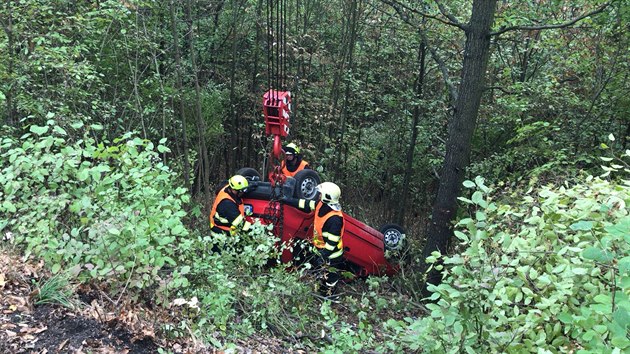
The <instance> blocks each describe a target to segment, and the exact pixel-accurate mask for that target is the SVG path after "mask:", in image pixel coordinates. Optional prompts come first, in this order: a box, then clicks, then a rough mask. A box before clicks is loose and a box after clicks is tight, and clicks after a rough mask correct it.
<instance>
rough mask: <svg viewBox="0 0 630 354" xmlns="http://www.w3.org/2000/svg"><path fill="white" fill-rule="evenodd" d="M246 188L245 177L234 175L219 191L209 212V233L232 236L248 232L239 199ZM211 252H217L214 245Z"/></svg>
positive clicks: (247, 223) (241, 201)
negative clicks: (240, 232)
mask: <svg viewBox="0 0 630 354" xmlns="http://www.w3.org/2000/svg"><path fill="white" fill-rule="evenodd" d="M248 187H249V181H247V179H246V178H245V177H243V176H241V175H234V176H232V177H230V179H229V180H228V184H227V185H226V186H225V187H223V188H222V189H221V190H220V191H219V193H218V194H217V196H216V198H215V199H214V204H213V205H212V211H211V212H210V231H211V232H212V233H213V234H215V235H225V236H233V235H235V234H236V233H237V232H239V231H245V232H247V231H249V229H250V228H251V224H250V223H249V222H248V221H247V220H245V207H244V205H243V200H242V199H241V198H243V195H244V194H245V193H246V192H247V189H248ZM213 251H217V246H216V245H215V247H214V248H213Z"/></svg>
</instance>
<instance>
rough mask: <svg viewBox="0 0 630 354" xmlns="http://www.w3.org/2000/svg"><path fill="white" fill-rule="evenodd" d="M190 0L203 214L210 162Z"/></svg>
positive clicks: (207, 197)
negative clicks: (202, 110)
mask: <svg viewBox="0 0 630 354" xmlns="http://www.w3.org/2000/svg"><path fill="white" fill-rule="evenodd" d="M191 3H192V0H188V2H187V3H186V18H187V20H188V45H189V46H190V65H191V69H192V75H193V80H194V82H195V118H196V119H195V120H196V122H197V134H198V135H199V143H198V150H199V159H200V160H201V163H200V164H199V168H200V169H201V172H200V175H199V178H200V180H201V185H202V186H203V193H204V206H205V210H204V214H208V213H209V212H210V184H209V182H210V160H209V158H208V148H207V147H206V134H205V133H206V123H205V120H204V117H203V116H202V113H201V88H200V87H199V75H198V69H197V56H196V54H195V26H194V23H193V19H192V4H191Z"/></svg>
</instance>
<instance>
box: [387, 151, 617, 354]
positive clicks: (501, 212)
mask: <svg viewBox="0 0 630 354" xmlns="http://www.w3.org/2000/svg"><path fill="white" fill-rule="evenodd" d="M626 155H628V156H626V158H627V157H630V154H629V153H626ZM626 166H627V165H626ZM621 173H622V176H624V178H622V179H621V180H620V181H618V182H615V181H607V180H603V179H600V178H598V177H592V176H587V177H583V178H582V179H581V180H580V181H579V182H577V183H576V184H574V185H572V186H569V185H568V184H565V185H560V186H544V187H540V188H536V189H531V190H529V191H527V192H523V191H520V193H519V195H520V196H521V198H522V201H521V202H520V203H517V204H512V205H508V204H501V203H497V202H494V201H492V199H491V198H490V195H491V194H490V193H491V191H490V189H489V188H488V187H486V186H485V185H484V183H483V179H481V178H477V179H476V180H475V181H474V182H473V181H466V182H464V186H465V187H467V188H471V189H472V190H473V191H474V192H473V193H472V196H471V197H470V198H460V201H461V202H462V203H464V204H465V205H467V206H468V207H469V210H470V211H471V215H470V217H467V218H463V219H461V220H460V221H459V222H458V224H457V228H456V231H455V236H456V237H457V240H458V242H459V245H458V246H457V247H456V248H457V250H458V251H457V252H455V253H454V254H453V255H452V256H441V255H439V254H437V253H436V254H434V255H433V256H432V257H431V259H430V260H429V261H431V262H433V263H434V265H433V266H435V267H438V269H441V270H442V271H443V274H444V276H445V278H444V281H443V283H442V284H440V285H439V286H434V287H432V288H431V291H432V292H433V295H432V296H431V297H430V299H431V300H433V301H434V303H431V304H428V305H427V308H428V309H429V310H430V311H431V315H430V317H426V318H422V319H420V320H407V322H406V323H408V324H409V327H408V328H407V330H406V331H405V332H404V333H405V334H404V335H401V339H402V340H403V341H404V342H405V343H406V346H407V347H408V348H409V349H413V350H416V349H420V348H421V349H423V350H427V351H430V352H434V351H435V352H453V353H455V352H463V351H466V352H478V351H482V352H536V351H540V350H544V351H553V352H555V351H561V352H572V351H575V350H578V352H583V353H587V352H590V353H604V352H620V351H626V350H628V349H629V348H630V340H629V339H628V333H629V332H628V323H630V322H629V321H628V316H629V314H630V299H629V296H630V269H629V266H630V263H629V262H630V247H629V242H630V232H629V230H630V213H629V209H628V205H630V181H628V179H627V176H628V174H627V173H628V171H627V167H626V172H623V171H621ZM438 259H439V260H441V262H440V263H438V262H437V260H438ZM390 325H391V326H392V329H393V330H396V329H398V331H400V328H401V327H402V328H404V323H402V322H393V323H390Z"/></svg>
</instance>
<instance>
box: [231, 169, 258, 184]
mask: <svg viewBox="0 0 630 354" xmlns="http://www.w3.org/2000/svg"><path fill="white" fill-rule="evenodd" d="M236 174H237V175H241V176H243V177H245V178H247V179H249V180H258V181H260V173H258V171H257V170H256V169H255V168H251V167H243V168H241V169H240V170H238V171H236Z"/></svg>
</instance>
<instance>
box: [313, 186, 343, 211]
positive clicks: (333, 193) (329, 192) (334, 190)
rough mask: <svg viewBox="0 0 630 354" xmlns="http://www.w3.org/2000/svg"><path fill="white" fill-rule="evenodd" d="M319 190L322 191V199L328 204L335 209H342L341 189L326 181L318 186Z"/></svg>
mask: <svg viewBox="0 0 630 354" xmlns="http://www.w3.org/2000/svg"><path fill="white" fill-rule="evenodd" d="M317 191H318V192H319V193H321V196H320V199H321V200H322V202H324V203H325V204H328V206H330V207H331V208H333V209H334V210H341V205H340V204H339V198H341V189H340V188H339V186H338V185H336V184H334V183H332V182H324V183H322V184H320V185H318V186H317Z"/></svg>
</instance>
